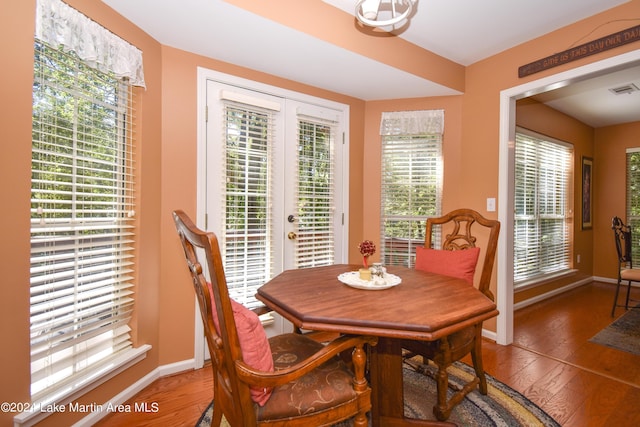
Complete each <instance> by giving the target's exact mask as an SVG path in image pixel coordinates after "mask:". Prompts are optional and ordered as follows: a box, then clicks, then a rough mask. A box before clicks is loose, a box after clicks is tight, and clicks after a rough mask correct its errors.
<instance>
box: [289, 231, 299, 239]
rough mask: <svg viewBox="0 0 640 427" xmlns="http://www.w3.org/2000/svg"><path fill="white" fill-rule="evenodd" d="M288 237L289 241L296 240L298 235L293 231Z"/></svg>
mask: <svg viewBox="0 0 640 427" xmlns="http://www.w3.org/2000/svg"><path fill="white" fill-rule="evenodd" d="M287 237H288V238H289V240H296V238H297V237H298V235H297V234H296V233H294V232H293V231H290V232H289V234H287Z"/></svg>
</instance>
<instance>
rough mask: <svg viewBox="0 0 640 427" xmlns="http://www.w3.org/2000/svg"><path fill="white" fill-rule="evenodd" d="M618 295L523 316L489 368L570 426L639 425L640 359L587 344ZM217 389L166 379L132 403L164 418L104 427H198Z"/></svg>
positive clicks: (559, 302) (204, 381)
mask: <svg viewBox="0 0 640 427" xmlns="http://www.w3.org/2000/svg"><path fill="white" fill-rule="evenodd" d="M613 292H614V287H613V286H612V285H611V284H604V283H595V282H594V283H592V284H589V285H585V286H581V287H579V288H577V289H574V290H571V291H569V292H566V293H564V294H561V295H558V296H556V297H554V298H552V299H550V300H547V301H543V302H540V303H538V304H535V305H532V306H529V307H526V308H523V309H521V310H518V311H517V312H516V313H515V316H514V319H515V333H514V344H512V345H509V346H500V345H497V344H495V343H494V342H493V341H489V340H486V341H485V342H484V344H483V358H484V366H485V370H486V371H487V373H489V374H490V375H492V376H494V377H495V378H497V379H498V380H500V381H502V382H504V383H505V384H507V385H509V386H510V387H512V388H514V389H515V390H517V391H519V392H521V393H522V394H524V395H525V396H527V397H528V398H529V399H530V400H532V401H533V402H535V403H536V404H538V405H539V406H540V407H541V408H542V409H544V410H545V411H547V413H549V414H551V415H552V416H553V417H554V418H555V419H556V420H557V421H558V422H559V423H560V424H561V425H562V426H564V427H609V426H616V427H625V426H638V425H640V405H639V404H638V403H639V402H640V356H634V355H631V354H628V353H625V352H622V351H618V350H613V349H609V348H607V347H604V346H601V345H597V344H592V343H589V342H588V340H589V338H591V337H592V336H593V335H595V334H596V333H597V332H599V331H600V330H601V329H602V328H604V327H605V326H607V325H608V324H609V323H611V321H612V318H611V317H610V311H611V302H612V299H613ZM632 297H635V298H636V299H640V289H634V291H633V295H632ZM623 312H624V309H621V308H619V309H618V310H617V312H616V315H617V316H619V315H621V314H622V313H623ZM467 362H468V360H467ZM211 387H212V374H211V369H210V367H209V366H206V367H205V368H203V369H199V370H196V371H190V372H186V373H182V374H177V375H172V376H169V377H165V378H161V379H159V380H157V381H155V382H154V383H152V384H151V385H149V386H148V387H147V388H146V389H144V390H143V391H142V392H140V393H139V394H138V395H136V396H135V397H134V398H133V399H131V401H130V402H128V403H130V404H131V405H133V403H134V402H137V403H147V404H149V405H150V404H152V403H157V407H158V412H157V413H146V414H141V413H133V414H111V415H109V416H107V417H105V418H104V419H103V420H102V421H100V422H99V423H98V424H97V426H100V427H114V426H118V427H119V426H140V427H145V426H163V427H164V426H194V425H195V423H196V422H197V420H198V418H199V417H200V414H201V413H202V411H204V409H205V408H206V407H207V405H208V404H209V402H210V401H211V396H212V391H211Z"/></svg>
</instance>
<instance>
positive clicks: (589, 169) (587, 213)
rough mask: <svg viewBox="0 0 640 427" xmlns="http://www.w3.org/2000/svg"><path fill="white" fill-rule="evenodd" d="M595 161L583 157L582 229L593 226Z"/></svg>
mask: <svg viewBox="0 0 640 427" xmlns="http://www.w3.org/2000/svg"><path fill="white" fill-rule="evenodd" d="M592 184H593V159H592V158H591V157H584V156H583V157H582V229H583V230H589V229H590V228H591V227H592V226H593V197H592V196H593V185H592Z"/></svg>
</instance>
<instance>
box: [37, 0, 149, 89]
mask: <svg viewBox="0 0 640 427" xmlns="http://www.w3.org/2000/svg"><path fill="white" fill-rule="evenodd" d="M36 38H37V39H38V40H41V41H43V42H45V43H48V44H50V45H51V46H54V47H58V46H60V45H62V46H63V48H64V49H65V50H67V51H73V52H75V53H76V54H77V55H78V56H79V57H80V58H81V59H82V60H84V61H87V63H89V64H90V65H91V66H93V67H95V68H97V69H98V70H100V71H103V72H112V73H114V74H115V75H116V76H117V77H120V78H122V77H126V78H128V79H129V80H130V83H131V84H132V85H134V86H142V87H145V84H144V73H143V71H142V52H141V51H140V49H138V48H137V47H135V46H132V45H131V44H129V43H128V42H126V41H124V40H123V39H121V38H120V37H118V36H116V35H115V34H113V33H112V32H111V31H109V30H107V29H106V28H104V27H103V26H101V25H100V24H98V23H97V22H95V21H92V20H91V19H89V18H88V17H87V16H85V15H83V14H82V13H80V12H78V11H77V10H76V9H74V8H72V7H71V6H69V5H67V4H66V3H63V2H62V1H60V0H38V3H37V10H36Z"/></svg>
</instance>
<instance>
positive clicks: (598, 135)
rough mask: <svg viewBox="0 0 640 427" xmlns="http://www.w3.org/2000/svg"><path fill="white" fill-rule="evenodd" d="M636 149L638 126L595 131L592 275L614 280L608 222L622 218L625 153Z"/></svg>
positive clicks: (624, 189)
mask: <svg viewBox="0 0 640 427" xmlns="http://www.w3.org/2000/svg"><path fill="white" fill-rule="evenodd" d="M638 147H640V122H633V123H627V124H623V125H615V126H606V127H602V128H598V129H596V130H595V149H594V156H593V157H594V159H593V175H594V178H593V184H594V185H593V187H594V190H593V191H594V197H595V203H594V206H593V207H594V209H593V210H594V214H595V220H596V221H597V224H596V225H597V226H596V227H594V230H593V241H594V248H593V249H594V251H593V253H594V255H593V275H594V276H596V277H603V278H607V279H616V280H617V279H618V270H617V268H616V266H617V260H616V257H617V256H616V251H615V246H614V243H613V231H611V218H613V217H614V216H619V217H620V218H622V220H623V221H625V222H626V221H627V219H626V217H627V214H626V161H627V158H626V150H627V148H638Z"/></svg>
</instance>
